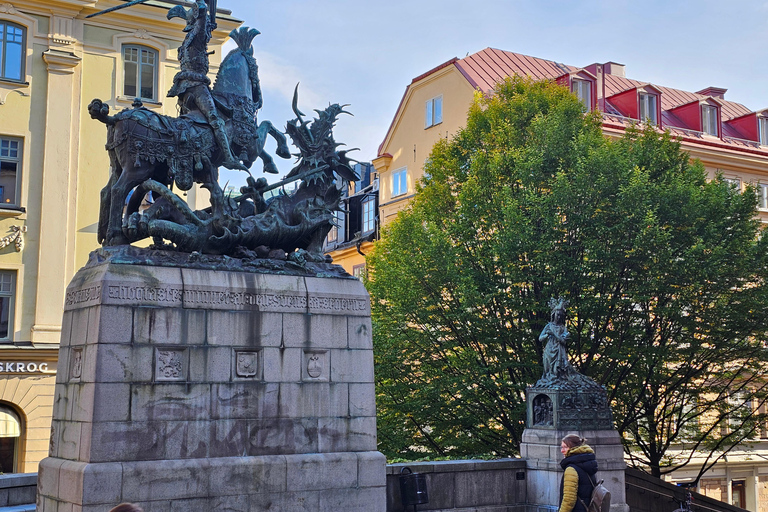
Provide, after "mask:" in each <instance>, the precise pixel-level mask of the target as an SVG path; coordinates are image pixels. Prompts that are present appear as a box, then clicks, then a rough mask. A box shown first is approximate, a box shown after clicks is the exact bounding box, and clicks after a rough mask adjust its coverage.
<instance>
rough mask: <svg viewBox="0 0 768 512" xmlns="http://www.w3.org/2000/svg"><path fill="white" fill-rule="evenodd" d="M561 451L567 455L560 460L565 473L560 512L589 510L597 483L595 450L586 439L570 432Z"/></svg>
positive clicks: (562, 443)
mask: <svg viewBox="0 0 768 512" xmlns="http://www.w3.org/2000/svg"><path fill="white" fill-rule="evenodd" d="M560 453H562V454H563V456H564V457H565V458H564V459H563V460H561V461H560V466H561V467H562V468H563V469H564V470H565V473H563V479H562V481H561V483H560V498H561V501H560V510H559V512H587V505H588V504H589V502H590V498H591V497H592V490H593V489H594V488H595V485H596V481H595V474H596V473H597V459H596V458H595V451H594V450H593V449H592V448H590V447H589V446H588V445H587V444H586V439H583V438H581V437H579V436H577V435H575V434H570V435H567V436H565V437H564V438H563V441H562V442H561V443H560Z"/></svg>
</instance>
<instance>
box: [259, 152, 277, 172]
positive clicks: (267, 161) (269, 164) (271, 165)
mask: <svg viewBox="0 0 768 512" xmlns="http://www.w3.org/2000/svg"><path fill="white" fill-rule="evenodd" d="M259 158H261V161H262V162H263V163H264V172H268V173H270V174H277V173H279V172H280V171H278V170H277V166H276V165H275V161H274V160H272V156H271V155H270V154H269V153H267V152H266V151H264V150H262V151H261V153H259Z"/></svg>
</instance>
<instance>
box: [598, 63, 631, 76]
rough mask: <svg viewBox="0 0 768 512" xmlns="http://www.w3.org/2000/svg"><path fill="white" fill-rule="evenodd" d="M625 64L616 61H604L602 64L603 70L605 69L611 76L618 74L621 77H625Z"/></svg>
mask: <svg viewBox="0 0 768 512" xmlns="http://www.w3.org/2000/svg"><path fill="white" fill-rule="evenodd" d="M626 68H627V67H626V66H625V65H624V64H619V63H618V62H606V63H605V64H603V71H605V73H606V74H609V75H613V76H620V77H622V78H626V76H627V75H626V73H625V70H626Z"/></svg>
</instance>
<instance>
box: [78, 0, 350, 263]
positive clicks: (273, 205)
mask: <svg viewBox="0 0 768 512" xmlns="http://www.w3.org/2000/svg"><path fill="white" fill-rule="evenodd" d="M145 1H147V0H133V1H131V2H128V3H126V4H122V5H119V6H117V7H113V8H111V9H107V10H105V11H101V12H98V13H95V14H92V15H91V16H97V15H100V14H105V13H107V12H111V11H114V10H116V9H122V8H125V7H129V6H132V5H136V4H139V3H143V2H145ZM173 18H182V19H183V20H184V21H185V22H186V26H185V27H184V32H185V34H186V35H185V38H184V41H183V43H182V44H181V46H179V48H178V58H179V64H180V70H179V71H178V72H177V73H176V75H175V76H174V79H173V86H172V87H171V89H170V91H168V96H169V97H176V98H177V99H178V107H179V116H178V117H171V116H166V115H162V114H158V113H156V112H154V111H153V110H150V109H148V108H146V107H144V106H143V104H142V102H141V100H140V99H136V100H135V101H134V104H133V108H128V109H125V110H122V111H121V112H118V113H116V114H114V115H110V113H109V106H108V105H107V104H106V103H104V102H102V101H101V100H99V99H95V100H93V101H92V102H91V103H90V105H89V106H88V111H89V113H90V115H91V117H92V118H93V119H97V120H99V121H101V122H102V123H104V124H105V125H106V126H107V144H106V149H107V152H108V153H109V160H110V176H109V182H108V183H107V185H106V186H105V187H104V189H103V190H102V191H101V203H100V210H99V222H98V239H99V243H101V244H102V246H104V247H103V248H102V249H100V250H99V251H95V252H94V254H93V255H92V256H91V259H92V260H94V258H95V259H96V260H104V259H110V258H111V259H113V260H119V259H123V260H125V259H132V260H134V261H132V262H134V263H140V261H138V260H147V261H146V262H147V263H152V264H163V263H166V264H172V262H179V261H181V260H185V262H186V263H189V262H192V261H197V262H198V263H199V262H203V263H205V262H210V263H211V265H209V266H211V267H217V268H218V267H222V265H224V267H227V268H231V267H237V266H244V267H246V268H245V269H246V270H247V269H251V270H256V271H259V269H264V268H266V269H270V268H271V269H273V270H275V269H276V268H275V265H276V264H277V263H275V261H277V262H279V261H283V262H284V263H283V264H282V267H279V268H282V269H285V265H286V264H288V265H289V266H291V267H293V268H305V269H306V268H307V266H308V265H309V266H314V267H317V266H318V265H319V266H322V267H328V265H327V264H328V263H330V258H329V257H328V256H326V255H324V254H323V242H324V240H325V238H326V236H327V235H328V232H329V231H330V230H331V228H332V227H333V226H334V222H335V221H334V219H335V218H336V217H335V214H336V212H337V211H340V210H341V199H342V189H343V188H344V187H345V186H347V184H348V183H349V182H350V181H357V180H358V179H359V178H358V176H357V175H356V174H355V172H354V165H353V164H354V160H351V159H350V158H349V157H348V156H347V152H348V151H344V150H340V149H339V148H340V147H341V146H343V144H340V143H337V142H336V141H335V140H334V138H333V128H334V125H335V123H336V121H337V119H338V117H339V115H341V114H345V113H346V114H348V113H349V112H346V111H345V110H344V107H346V106H347V105H339V104H333V105H329V106H328V107H327V108H326V109H324V110H315V112H316V113H317V117H316V118H313V119H307V116H306V115H305V114H304V113H302V112H301V111H300V110H299V108H298V85H297V86H296V90H295V91H294V96H293V104H292V107H293V112H294V113H295V115H296V118H295V119H292V120H290V121H288V123H287V124H286V128H285V133H283V132H281V131H280V130H278V129H277V128H276V127H275V126H274V125H273V124H272V123H271V122H270V121H261V122H258V121H257V113H258V111H259V109H260V108H261V107H262V94H261V87H260V85H259V74H258V65H257V63H256V59H255V58H254V56H253V47H252V42H253V39H254V37H256V36H257V35H258V34H259V31H257V30H255V29H249V28H247V27H241V28H239V29H237V30H234V31H232V32H231V33H230V37H231V38H232V40H233V41H234V42H235V43H236V45H237V47H236V48H235V49H234V50H232V51H230V52H229V54H228V55H227V56H226V57H225V58H224V59H223V60H222V61H221V64H220V66H219V69H218V72H217V74H216V78H215V81H214V82H213V83H211V80H210V78H209V77H208V73H209V60H208V55H209V52H208V43H209V42H210V40H211V34H212V32H213V30H215V29H216V26H217V25H216V0H194V3H192V4H191V5H189V6H188V7H185V6H184V5H175V6H173V7H172V8H171V9H170V10H169V12H168V19H169V20H170V19H173ZM286 134H287V135H288V137H289V138H290V140H291V142H292V143H293V146H294V147H295V148H296V149H297V150H298V151H295V152H293V153H292V151H291V149H290V147H289V145H288V140H287V138H286ZM270 137H271V138H272V139H273V140H274V141H275V142H276V144H277V149H276V155H277V156H278V157H280V158H285V159H287V158H291V156H292V155H293V156H295V157H296V163H295V165H294V166H293V168H292V169H291V170H290V171H289V172H288V173H287V175H286V176H285V178H284V179H283V180H280V181H278V182H277V183H272V184H269V183H268V182H267V180H266V179H265V178H263V177H262V178H259V179H255V178H254V177H253V176H252V175H251V173H250V171H249V169H250V168H251V166H252V165H253V164H254V163H255V162H256V161H257V160H261V162H262V165H263V172H265V173H271V174H276V173H278V169H277V166H276V165H275V162H274V160H273V158H272V156H271V155H270V154H269V153H268V152H267V151H266V150H265V143H266V142H267V140H268V138H270ZM219 167H226V168H228V169H235V170H241V171H243V172H247V173H248V177H247V179H246V185H245V186H243V187H242V188H241V189H240V194H239V195H236V196H228V195H225V194H224V192H223V190H222V188H221V186H220V185H219V180H218V178H219V176H218V169H219ZM294 181H298V182H299V183H298V186H295V187H293V189H292V190H291V191H290V192H286V191H285V189H286V185H288V184H292V182H294ZM195 183H199V184H200V185H201V187H203V188H205V189H207V190H208V191H209V192H210V206H209V207H207V208H204V209H202V210H193V209H191V208H190V207H189V205H188V204H187V203H186V202H185V201H184V200H182V199H181V198H180V197H179V196H178V195H176V194H175V193H174V192H173V187H174V186H175V187H177V188H178V189H180V190H182V191H187V190H189V189H190V188H192V186H193V185H194V184H195ZM147 194H151V196H150V197H152V199H153V201H152V204H151V205H150V206H149V207H148V208H141V205H142V203H143V202H144V200H145V198H146V197H147ZM145 204H146V203H145ZM148 238H151V240H152V245H150V246H149V248H148V249H142V250H139V249H138V248H134V247H127V246H128V245H129V244H131V243H134V242H138V241H140V240H144V239H148ZM117 247H122V249H121V250H117V249H116V248H117ZM264 260H266V261H271V263H266V262H265V261H264ZM126 262H127V261H126ZM278 266H279V265H278ZM278 270H279V269H278Z"/></svg>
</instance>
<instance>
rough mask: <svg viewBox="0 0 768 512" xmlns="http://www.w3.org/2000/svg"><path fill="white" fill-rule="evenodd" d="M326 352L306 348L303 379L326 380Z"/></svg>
mask: <svg viewBox="0 0 768 512" xmlns="http://www.w3.org/2000/svg"><path fill="white" fill-rule="evenodd" d="M326 365H327V352H326V351H321V350H307V351H305V352H304V370H303V373H304V380H308V381H314V380H321V381H327V380H328V373H327V372H328V370H327V366H326Z"/></svg>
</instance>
